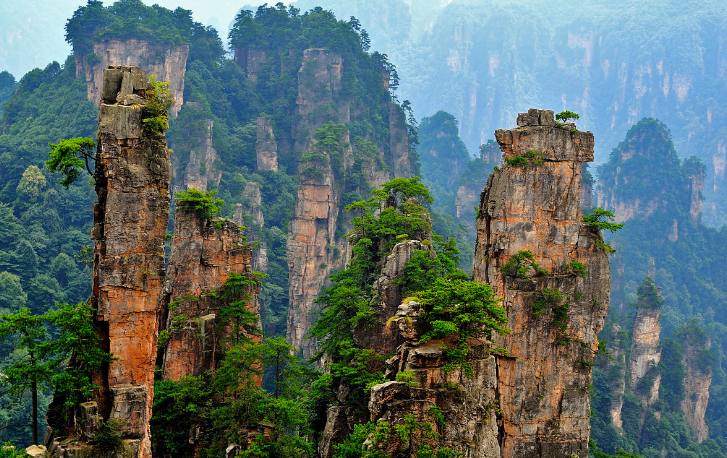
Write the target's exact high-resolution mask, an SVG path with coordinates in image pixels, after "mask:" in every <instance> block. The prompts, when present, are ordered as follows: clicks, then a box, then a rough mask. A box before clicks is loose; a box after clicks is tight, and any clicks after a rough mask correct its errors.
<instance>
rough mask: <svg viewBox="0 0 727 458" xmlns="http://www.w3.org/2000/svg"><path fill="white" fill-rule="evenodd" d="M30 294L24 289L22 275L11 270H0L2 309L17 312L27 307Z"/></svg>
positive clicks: (0, 306)
mask: <svg viewBox="0 0 727 458" xmlns="http://www.w3.org/2000/svg"><path fill="white" fill-rule="evenodd" d="M27 301H28V295H27V294H25V291H23V285H22V284H21V283H20V277H18V276H17V275H13V274H11V273H10V272H0V310H2V311H5V312H11V313H12V312H17V311H18V310H20V309H21V308H23V307H25V304H26V302H27Z"/></svg>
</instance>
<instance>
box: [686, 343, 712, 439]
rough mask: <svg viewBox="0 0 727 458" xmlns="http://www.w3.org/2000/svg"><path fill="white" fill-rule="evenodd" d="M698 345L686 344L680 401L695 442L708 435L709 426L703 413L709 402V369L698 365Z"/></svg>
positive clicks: (710, 382) (710, 374)
mask: <svg viewBox="0 0 727 458" xmlns="http://www.w3.org/2000/svg"><path fill="white" fill-rule="evenodd" d="M699 350H701V348H699V347H698V346H693V345H687V347H686V348H685V351H684V359H683V361H682V364H684V367H685V368H686V371H687V372H686V377H684V399H683V400H682V403H681V409H682V412H684V417H685V419H686V422H687V425H689V427H690V428H692V430H694V435H695V436H696V439H697V442H700V443H701V442H702V441H704V439H706V438H707V436H708V435H709V428H708V427H707V423H706V422H705V421H704V414H705V412H706V411H707V404H708V403H709V386H710V385H711V384H712V373H711V371H709V372H707V373H705V372H704V371H703V369H702V368H701V367H700V365H699V356H700V355H699Z"/></svg>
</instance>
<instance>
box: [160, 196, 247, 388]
mask: <svg viewBox="0 0 727 458" xmlns="http://www.w3.org/2000/svg"><path fill="white" fill-rule="evenodd" d="M174 216H175V218H174V237H173V239H172V246H171V251H170V255H169V263H168V267H167V279H166V283H165V285H164V299H163V302H164V304H165V305H166V309H167V311H168V313H167V316H166V320H165V321H166V325H165V327H164V329H165V331H166V333H165V336H166V340H167V341H166V342H163V343H164V346H163V366H162V370H163V371H162V373H163V376H164V378H165V379H168V380H179V379H181V378H182V377H184V376H187V375H195V376H199V375H202V374H203V373H204V372H206V371H208V370H210V369H214V368H215V363H216V361H217V357H218V354H219V353H221V352H222V350H223V344H222V343H221V342H220V340H221V339H222V338H223V337H225V335H226V334H225V327H224V326H223V325H222V323H221V317H220V309H221V308H222V307H223V306H224V304H225V303H228V302H234V301H244V302H245V308H246V309H247V310H248V311H250V312H252V313H254V314H256V315H259V307H258V302H257V295H258V287H257V285H256V284H251V285H249V286H248V287H246V288H245V291H240V292H238V293H236V294H235V297H225V295H224V291H223V286H224V285H225V282H226V281H227V279H228V278H229V276H230V274H231V273H233V272H234V273H237V274H240V275H242V276H244V277H246V278H247V279H249V280H251V281H254V276H253V273H252V268H251V264H252V263H251V260H252V259H251V258H252V250H251V247H250V245H249V244H248V243H244V242H243V239H242V234H241V233H240V228H239V227H238V225H237V224H236V223H235V222H233V221H230V220H221V219H214V220H208V219H206V218H205V217H203V216H202V215H201V214H200V211H199V210H196V209H194V208H184V207H183V206H180V205H178V208H177V210H176V212H175V215H174ZM253 339H254V340H257V341H259V340H260V337H258V336H256V337H254V338H253Z"/></svg>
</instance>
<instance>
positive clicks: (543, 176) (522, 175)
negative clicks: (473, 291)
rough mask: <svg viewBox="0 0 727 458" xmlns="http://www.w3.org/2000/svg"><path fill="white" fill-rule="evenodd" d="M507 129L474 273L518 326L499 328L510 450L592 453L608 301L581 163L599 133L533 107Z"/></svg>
mask: <svg viewBox="0 0 727 458" xmlns="http://www.w3.org/2000/svg"><path fill="white" fill-rule="evenodd" d="M518 126H519V127H518V128H516V129H511V130H502V129H500V130H497V131H496V132H495V136H496V138H497V142H498V143H499V145H500V147H501V149H502V151H503V152H504V159H505V161H506V163H505V165H504V166H503V167H502V169H500V170H498V171H495V172H494V173H493V174H492V175H491V176H490V178H489V179H488V182H487V186H486V188H485V190H484V192H483V193H482V196H481V200H480V207H479V214H480V218H479V220H478V222H477V244H476V247H475V261H474V270H473V277H474V279H475V280H477V281H480V282H482V283H489V284H490V285H491V286H492V288H493V290H494V291H495V294H496V295H497V296H499V297H502V298H503V306H504V307H505V308H506V310H507V316H508V326H509V328H510V329H511V331H512V333H511V334H510V335H504V336H497V337H496V338H495V339H494V340H495V345H496V346H498V347H502V348H503V349H504V350H505V353H506V354H505V355H498V356H496V357H495V358H496V361H497V398H498V399H499V403H500V409H501V411H502V417H501V419H500V423H499V444H500V456H502V457H507V458H510V457H536V456H542V457H563V456H573V455H577V456H587V455H588V438H589V433H590V424H589V417H590V398H589V393H588V386H589V385H590V383H591V366H592V363H593V355H594V352H595V350H596V349H597V347H598V339H597V338H596V334H597V333H598V331H600V329H601V328H602V327H603V323H604V319H605V317H606V312H607V310H608V305H609V289H610V268H609V264H608V259H607V256H606V253H605V252H604V250H603V248H602V245H601V243H602V241H603V239H602V236H601V234H600V233H599V230H598V229H597V228H595V227H592V226H590V225H588V224H586V223H584V221H583V217H582V214H581V202H580V192H581V181H582V171H581V163H582V162H589V161H592V160H593V146H594V140H593V135H592V134H591V133H590V132H580V131H577V130H575V126H573V125H569V124H565V125H563V126H556V125H555V123H554V120H553V112H552V111H549V110H530V111H529V112H528V113H523V114H521V115H519V116H518Z"/></svg>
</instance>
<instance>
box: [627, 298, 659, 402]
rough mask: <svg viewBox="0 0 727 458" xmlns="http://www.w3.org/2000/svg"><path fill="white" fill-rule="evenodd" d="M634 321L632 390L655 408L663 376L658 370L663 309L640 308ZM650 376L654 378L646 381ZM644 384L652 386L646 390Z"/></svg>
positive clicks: (630, 369)
mask: <svg viewBox="0 0 727 458" xmlns="http://www.w3.org/2000/svg"><path fill="white" fill-rule="evenodd" d="M639 305H640V306H639V307H638V308H637V309H636V317H635V318H634V331H633V336H632V338H631V358H630V360H629V375H630V380H631V388H632V389H633V390H635V391H636V392H637V393H640V394H641V395H640V398H641V399H642V402H643V403H644V404H645V405H646V406H650V405H653V404H654V403H655V402H656V401H657V400H658V399H659V385H660V383H661V374H660V373H658V371H657V370H656V366H657V365H658V364H659V361H661V346H660V345H659V335H660V334H661V309H660V308H659V307H650V306H648V305H646V304H639ZM649 372H653V376H650V377H648V378H646V379H645V377H646V375H647V374H649ZM644 383H646V384H648V386H643V385H644Z"/></svg>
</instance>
